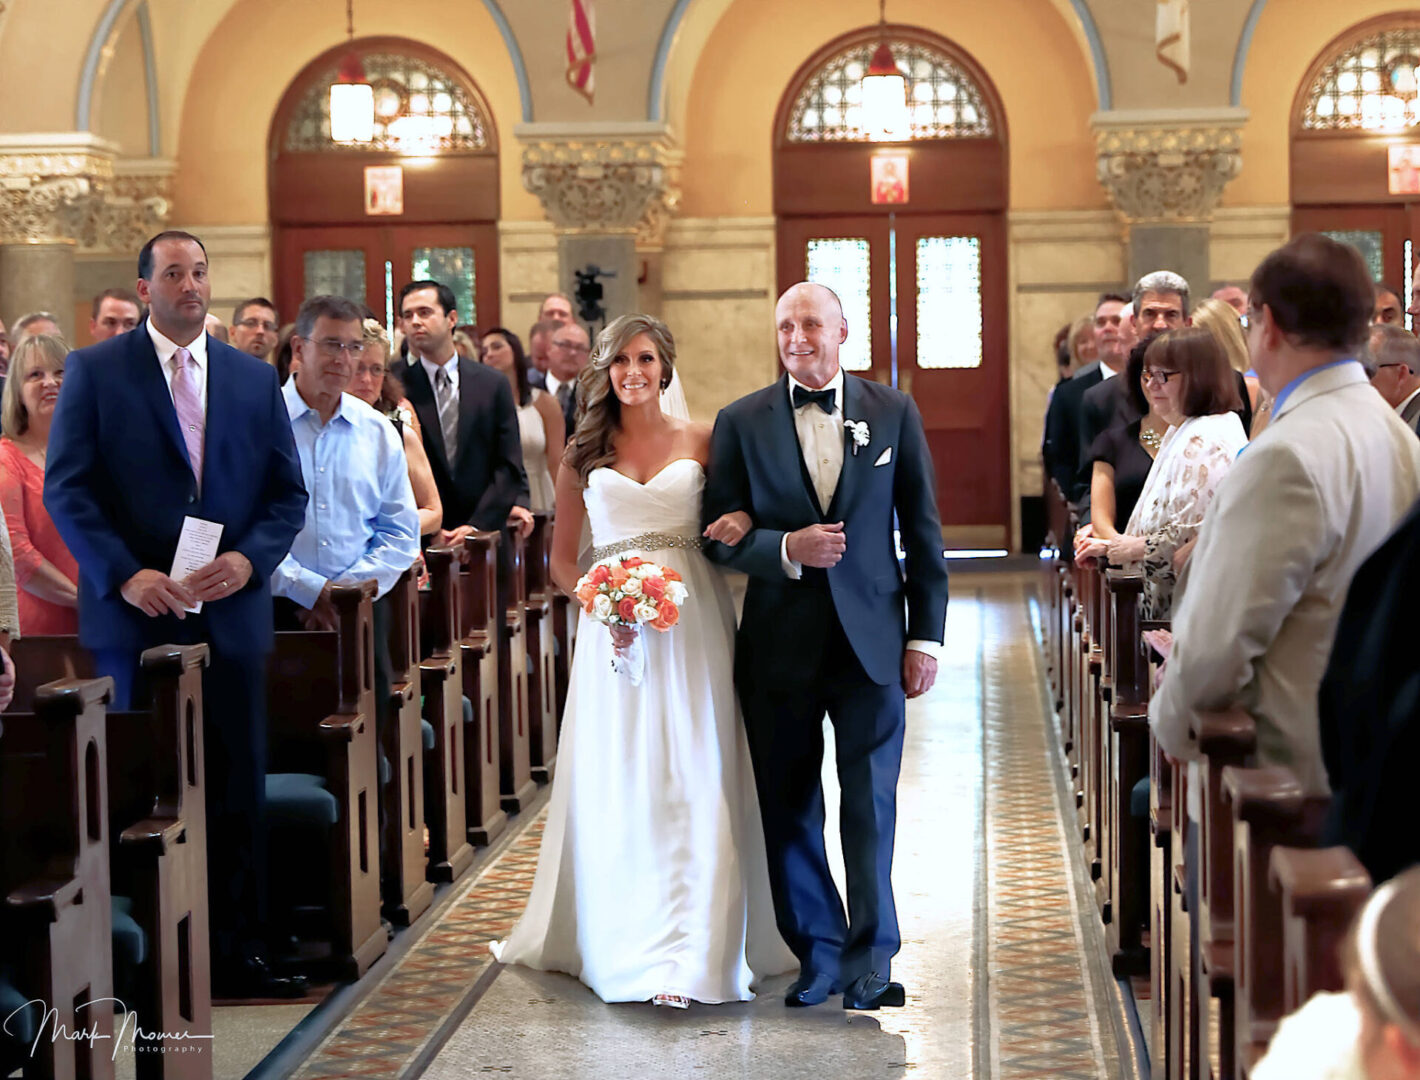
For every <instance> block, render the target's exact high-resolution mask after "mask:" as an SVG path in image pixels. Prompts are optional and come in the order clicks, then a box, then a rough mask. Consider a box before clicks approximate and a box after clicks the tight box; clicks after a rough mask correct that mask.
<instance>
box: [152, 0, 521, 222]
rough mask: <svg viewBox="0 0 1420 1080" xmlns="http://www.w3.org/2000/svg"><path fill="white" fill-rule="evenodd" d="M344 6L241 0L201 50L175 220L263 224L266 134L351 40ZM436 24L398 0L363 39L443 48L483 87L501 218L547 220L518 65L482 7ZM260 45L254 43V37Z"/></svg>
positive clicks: (369, 12) (184, 133) (374, 14)
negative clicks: (307, 79) (527, 137)
mask: <svg viewBox="0 0 1420 1080" xmlns="http://www.w3.org/2000/svg"><path fill="white" fill-rule="evenodd" d="M344 14H345V13H344V11H343V10H340V9H339V5H336V4H319V5H317V4H306V3H302V4H283V3H278V2H277V0H241V2H239V3H238V4H236V5H235V6H234V7H233V8H232V10H231V11H230V12H229V13H228V14H227V16H226V17H225V18H224V19H223V20H222V21H221V23H220V24H219V25H218V26H217V27H216V29H215V32H214V33H213V35H212V36H211V37H210V38H208V39H207V41H206V43H205V44H204V45H203V46H202V48H201V50H200V52H198V54H197V55H196V63H195V65H194V67H193V71H194V72H195V73H196V74H195V76H194V77H193V78H192V79H191V81H190V82H189V84H188V89H187V94H186V97H185V99H184V100H183V106H182V121H181V127H180V135H179V138H178V145H177V159H178V176H177V182H176V190H175V206H174V210H173V217H174V220H177V221H187V222H194V223H204V224H206V223H210V224H217V225H236V224H248V223H251V222H264V221H266V220H267V218H268V214H267V191H266V184H267V172H266V152H267V149H266V148H267V136H268V130H269V126H270V123H271V117H272V116H273V114H274V113H275V111H276V107H277V105H278V103H279V102H280V100H281V96H282V94H283V93H284V92H285V90H286V87H287V86H288V85H289V84H290V82H291V80H292V79H294V78H295V77H296V75H297V74H298V73H299V72H300V71H301V69H302V68H303V67H305V65H306V64H307V63H308V62H309V61H310V60H312V59H313V58H314V57H315V56H317V55H319V54H320V53H321V52H323V51H324V50H325V49H327V48H329V47H331V46H332V45H336V44H338V43H339V42H340V41H341V40H342V38H343V37H344V30H345V27H344ZM434 28H435V27H434V25H433V24H428V23H421V24H419V25H415V24H414V23H412V22H411V20H410V19H409V18H408V9H407V8H406V7H405V5H404V4H402V3H399V2H397V0H385V2H383V3H381V4H379V5H375V4H370V3H365V4H362V5H361V6H360V16H359V21H358V23H357V29H358V30H359V32H360V34H361V35H369V36H378V35H397V36H402V37H410V38H416V39H418V40H421V41H424V42H426V43H428V44H429V45H431V46H432V47H434V48H437V49H440V50H442V51H443V52H445V53H446V54H448V55H449V56H451V57H452V58H453V59H454V60H455V61H457V62H458V63H459V64H461V65H462V66H463V67H464V69H465V70H467V71H468V72H469V74H470V75H471V76H472V77H473V79H474V81H475V82H477V83H478V85H479V87H480V89H481V90H482V91H483V93H484V96H485V97H486V98H487V100H488V104H489V107H490V108H491V109H492V111H493V123H494V126H495V127H496V129H497V131H498V137H499V144H500V147H501V151H502V154H501V176H502V207H503V210H502V216H503V218H504V219H505V220H514V221H517V220H540V219H541V218H542V207H541V205H540V204H539V203H538V202H537V200H536V199H535V198H533V196H531V195H529V194H527V192H525V191H524V190H523V187H522V181H521V172H520V168H521V164H520V152H519V149H518V145H517V141H516V140H515V139H514V138H513V130H512V129H513V126H514V124H516V123H517V122H518V120H519V117H520V115H521V113H520V106H519V103H518V91H517V82H516V80H515V77H514V74H513V67H512V63H511V61H510V60H509V58H508V54H507V51H506V50H505V48H504V46H503V39H502V38H501V37H500V36H499V34H498V31H497V28H496V27H495V26H494V24H493V21H492V19H491V18H490V17H489V15H488V13H487V11H486V10H485V9H484V8H483V6H482V5H481V4H472V3H470V4H459V5H450V6H448V7H447V8H444V9H441V11H440V16H439V19H438V22H437V30H438V33H437V34H434V33H431V32H430V31H432V30H433V29H434ZM254 42H256V43H260V44H259V47H255V48H254V47H252V43H254Z"/></svg>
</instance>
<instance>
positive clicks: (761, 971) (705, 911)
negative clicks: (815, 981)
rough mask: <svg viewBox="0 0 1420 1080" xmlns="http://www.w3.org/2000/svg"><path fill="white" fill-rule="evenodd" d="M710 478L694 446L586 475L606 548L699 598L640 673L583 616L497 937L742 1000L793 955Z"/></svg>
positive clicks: (611, 979)
mask: <svg viewBox="0 0 1420 1080" xmlns="http://www.w3.org/2000/svg"><path fill="white" fill-rule="evenodd" d="M704 485H705V473H704V470H703V469H702V468H701V466H700V463H699V462H697V461H695V460H693V459H691V458H680V459H677V460H675V461H672V462H671V463H670V464H668V465H667V466H666V467H665V468H664V469H662V470H661V471H660V472H659V473H657V474H656V475H655V476H653V477H651V479H649V480H648V481H647V482H646V483H645V484H638V483H637V482H636V481H634V480H632V479H630V478H629V477H627V476H624V475H622V474H621V473H619V472H616V471H615V470H613V469H610V468H600V469H596V470H594V471H593V472H592V474H591V476H590V477H589V478H588V484H587V489H586V492H585V496H584V498H585V503H586V507H587V516H588V519H589V521H590V523H591V527H592V536H593V543H594V545H595V546H596V547H597V548H598V549H602V548H605V547H609V546H610V547H616V546H620V545H627V551H626V552H622V551H618V552H617V554H625V553H628V552H629V551H634V552H635V553H636V554H638V555H640V556H642V557H643V558H645V559H647V560H649V561H651V562H655V563H658V564H660V565H662V566H669V567H672V568H673V569H675V570H677V571H679V573H680V574H681V576H682V577H683V578H684V579H685V586H686V589H687V590H688V598H687V600H686V602H685V604H684V605H683V606H682V610H681V616H680V622H679V624H678V625H677V626H675V627H673V628H672V629H671V630H669V631H667V632H665V633H659V632H657V631H654V630H643V631H642V636H643V639H644V640H643V645H644V649H645V676H644V678H643V681H642V683H641V685H640V686H633V685H632V683H631V681H630V680H629V679H627V678H625V677H624V676H622V675H619V674H617V673H615V672H613V671H612V667H611V660H612V644H611V635H610V634H609V633H608V631H607V629H606V627H604V626H601V625H599V624H597V623H595V622H592V621H590V620H589V619H588V618H587V617H586V615H585V614H584V615H583V616H582V621H581V624H580V626H579V628H578V632H577V648H576V653H575V655H574V657H573V663H572V675H571V687H570V689H569V691H568V695H567V710H566V713H565V715H564V718H563V723H562V735H561V741H560V744H559V747H558V757H557V774H556V778H555V779H554V781H553V786H552V798H551V801H550V804H549V806H548V812H547V825H546V829H545V831H544V833H543V838H542V850H541V852H540V854H539V855H538V863H537V876H536V878H535V880H534V881H533V887H532V894H531V896H530V897H529V898H528V906H527V909H526V911H524V913H523V916H522V918H521V919H520V920H519V922H518V924H517V926H516V927H514V929H513V932H512V934H511V935H509V937H508V940H507V941H505V942H501V943H498V944H496V945H495V946H494V952H495V954H496V955H497V956H498V958H499V959H500V960H502V961H503V962H504V963H507V964H523V965H526V966H528V967H532V968H538V969H541V970H544V971H563V972H566V973H567V974H569V975H574V976H576V977H577V978H579V979H581V980H582V982H584V983H586V984H587V986H589V987H591V989H592V990H593V991H595V992H596V994H597V996H598V997H600V998H601V999H602V1000H603V1001H647V1000H649V999H651V998H652V997H654V996H655V995H657V994H678V995H681V996H684V997H688V998H692V999H694V1000H696V1001H701V1002H707V1003H719V1002H725V1001H747V1000H750V999H751V998H753V997H754V994H753V993H752V992H751V990H750V985H751V983H752V982H753V981H754V980H755V979H757V978H760V977H763V976H767V975H774V974H779V973H782V972H785V971H791V970H793V969H794V967H795V960H794V958H793V956H792V954H790V952H789V951H788V949H787V948H786V947H785V945H784V943H783V941H782V940H781V938H780V937H779V932H778V930H777V929H776V927H775V924H774V908H773V904H772V902H771V900H770V894H769V876H768V869H767V865H766V862H765V854H764V836H763V833H762V832H761V828H760V818H759V803H758V799H757V797H756V795H755V789H754V774H753V772H752V770H751V766H750V759H749V749H748V745H747V744H746V742H745V735H744V729H743V726H742V724H741V721H740V714H739V707H738V705H737V703H736V701H735V690H734V678H733V666H732V655H733V648H734V608H733V605H732V603H731V601H730V596H729V591H728V589H727V588H726V586H725V583H724V581H723V580H722V579H721V577H720V574H719V571H718V570H716V569H715V567H713V566H712V565H711V564H710V563H708V562H707V561H706V560H705V557H704V556H703V555H701V554H700V551H699V550H698V548H696V547H694V546H692V544H693V543H694V541H693V539H692V538H695V537H698V536H699V535H700V495H701V489H702V488H703V487H704ZM668 538H677V539H680V538H685V539H686V540H689V541H690V543H686V544H685V546H673V544H672V543H671V542H670V541H669V540H668ZM633 540H634V541H635V544H636V546H630V545H629V544H628V542H630V541H633ZM642 545H644V546H642ZM599 554H605V553H602V552H600V551H599ZM605 557H607V558H610V557H612V556H610V555H609V554H606V555H605Z"/></svg>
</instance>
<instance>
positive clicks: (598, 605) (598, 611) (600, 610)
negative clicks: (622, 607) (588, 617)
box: [592, 593, 615, 622]
mask: <svg viewBox="0 0 1420 1080" xmlns="http://www.w3.org/2000/svg"><path fill="white" fill-rule="evenodd" d="M614 610H615V605H613V604H612V602H611V597H609V596H608V595H607V594H606V593H597V595H596V598H595V599H594V600H593V601H592V618H594V619H600V620H601V621H602V622H605V621H606V620H607V619H610V618H611V613H612V612H613V611H614Z"/></svg>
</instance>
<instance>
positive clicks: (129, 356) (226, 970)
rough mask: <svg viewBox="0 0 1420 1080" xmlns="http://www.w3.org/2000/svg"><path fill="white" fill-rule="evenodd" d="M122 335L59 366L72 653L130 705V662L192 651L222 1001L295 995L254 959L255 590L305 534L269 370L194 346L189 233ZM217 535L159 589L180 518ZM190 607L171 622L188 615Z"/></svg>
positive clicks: (201, 308) (163, 245)
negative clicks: (73, 612) (75, 583)
mask: <svg viewBox="0 0 1420 1080" xmlns="http://www.w3.org/2000/svg"><path fill="white" fill-rule="evenodd" d="M138 277H139V281H138V295H139V296H140V297H141V298H142V300H143V302H144V303H145V304H147V305H148V306H149V313H148V319H147V320H146V321H144V322H143V323H141V324H140V325H139V326H138V328H137V329H136V330H133V331H131V332H129V333H127V334H122V335H120V336H118V337H115V338H111V339H109V340H108V341H104V342H101V343H99V344H97V345H93V346H90V347H89V348H87V349H80V350H79V351H77V352H74V353H71V354H70V355H69V358H68V360H67V361H66V362H65V371H64V388H63V390H62V391H61V393H60V397H59V404H58V406H57V408H56V410H55V414H54V424H53V427H52V428H51V431H50V437H49V461H48V467H47V469H46V470H45V487H44V503H45V506H46V508H47V509H48V510H49V512H50V515H51V516H52V517H53V518H54V523H55V525H56V526H58V528H59V532H60V534H61V535H62V536H63V537H64V542H65V543H66V544H68V545H69V550H70V551H72V552H73V553H74V556H75V558H76V559H77V560H78V563H79V639H80V641H81V642H82V643H83V644H84V645H85V646H87V647H88V648H89V650H90V651H91V652H92V653H93V655H94V660H95V665H96V667H97V668H98V670H99V671H100V673H102V674H104V675H111V676H112V677H113V679H114V684H115V700H114V705H115V707H117V708H120V709H122V708H127V707H128V706H129V704H130V702H131V701H133V700H134V699H137V700H139V701H141V700H143V698H144V697H146V691H145V689H144V688H143V687H142V685H141V673H140V672H139V669H138V658H139V655H140V654H141V653H142V651H143V650H144V649H146V648H149V647H151V646H154V645H159V644H164V643H173V642H175V643H178V644H189V643H196V642H204V641H205V642H207V643H208V644H209V646H210V648H211V654H212V655H211V664H210V666H209V667H208V668H207V670H206V671H205V672H204V675H203V683H202V687H203V708H204V713H205V723H204V724H203V738H204V740H205V753H206V765H207V768H206V783H207V828H208V902H209V906H210V913H211V927H212V946H213V948H212V954H213V955H212V960H213V968H212V973H213V983H214V987H215V989H216V991H217V992H218V993H221V994H231V995H236V996H257V995H268V994H282V995H289V994H296V993H299V992H301V990H302V989H303V987H302V985H301V984H300V980H295V979H289V978H280V977H278V976H276V975H275V974H274V973H273V972H272V971H271V969H270V967H269V966H268V965H267V963H266V960H265V958H264V956H263V952H264V948H263V940H262V939H263V934H264V933H265V926H264V922H265V909H266V869H267V868H266V826H265V821H264V814H265V790H266V789H265V784H266V691H265V673H266V660H267V655H268V653H269V652H270V651H271V647H272V643H273V638H272V613H271V591H270V586H269V582H270V581H271V573H272V571H273V570H275V569H276V565H277V563H279V562H280V561H281V559H282V558H283V557H284V556H285V555H286V552H287V551H288V550H289V549H290V547H291V542H292V540H293V539H294V538H295V536H296V534H297V533H298V532H299V531H300V529H301V527H302V525H304V523H305V507H306V489H305V487H304V485H303V483H302V480H301V466H300V462H299V460H298V459H297V457H296V448H295V443H294V442H293V440H292V437H291V422H290V419H289V417H288V414H287V410H286V406H285V403H284V402H283V401H282V398H281V389H280V386H279V385H278V383H277V378H276V369H275V368H273V367H271V366H270V365H268V364H265V363H262V361H260V360H258V359H257V358H256V357H253V356H249V355H247V354H246V353H244V352H240V351H239V350H237V349H233V348H231V347H230V346H227V345H223V344H222V343H221V342H219V341H217V340H216V339H214V338H211V337H208V336H207V335H206V334H205V333H204V332H203V326H204V321H205V319H206V316H207V305H208V301H209V298H210V296H211V287H210V285H209V284H208V279H207V253H206V250H205V249H204V248H203V246H202V242H201V241H200V240H198V239H197V238H196V237H195V236H191V235H189V234H187V233H182V232H165V233H160V234H159V235H157V236H155V237H154V238H153V239H152V240H150V241H148V243H147V244H146V245H145V246H144V248H143V251H142V253H141V254H140V255H139V256H138ZM187 517H194V518H200V519H205V520H207V521H211V522H215V523H218V524H220V525H221V526H222V534H221V539H220V542H219V544H218V554H217V556H216V558H215V559H213V560H212V561H211V562H209V563H208V564H206V565H205V566H202V567H201V568H199V569H198V570H197V571H196V572H194V573H192V574H191V575H190V576H188V577H186V578H185V579H183V580H175V579H173V578H172V577H169V575H168V571H169V569H170V568H171V567H172V564H173V556H174V553H175V551H176V549H177V545H178V536H179V533H180V532H181V531H182V527H183V519H184V518H187ZM199 601H200V602H201V604H202V610H201V611H200V612H197V613H192V612H190V611H188V609H189V608H191V607H192V606H193V605H194V603H195V602H199Z"/></svg>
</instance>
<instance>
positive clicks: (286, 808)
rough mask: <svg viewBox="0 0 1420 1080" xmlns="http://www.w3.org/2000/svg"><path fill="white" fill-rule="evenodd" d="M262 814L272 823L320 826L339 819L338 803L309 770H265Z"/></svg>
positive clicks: (322, 782)
mask: <svg viewBox="0 0 1420 1080" xmlns="http://www.w3.org/2000/svg"><path fill="white" fill-rule="evenodd" d="M266 815H267V819H268V820H269V822H270V823H271V824H272V825H273V826H275V825H304V826H311V825H324V826H330V825H334V824H336V823H337V822H338V821H339V820H340V803H339V801H338V800H337V799H336V797H335V796H334V795H332V794H331V793H330V791H329V790H327V789H326V786H325V780H324V779H322V778H321V777H319V776H314V775H312V774H311V773H268V774H267V777H266Z"/></svg>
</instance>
